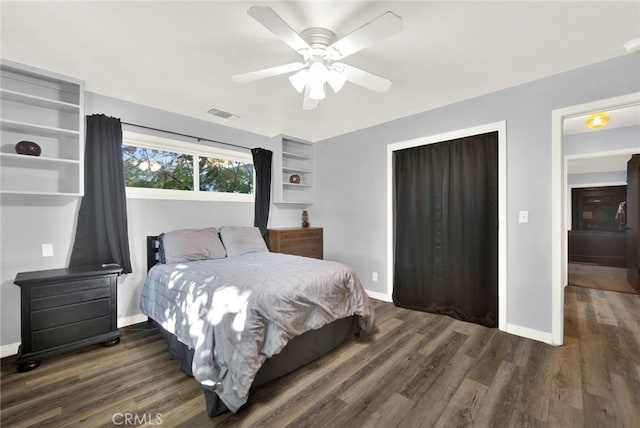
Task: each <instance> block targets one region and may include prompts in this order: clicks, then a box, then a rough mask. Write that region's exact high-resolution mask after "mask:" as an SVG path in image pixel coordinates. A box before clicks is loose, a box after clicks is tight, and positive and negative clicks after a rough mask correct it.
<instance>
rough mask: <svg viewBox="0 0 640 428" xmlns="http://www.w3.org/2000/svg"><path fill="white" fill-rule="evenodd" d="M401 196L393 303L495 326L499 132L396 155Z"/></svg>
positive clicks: (396, 180)
mask: <svg viewBox="0 0 640 428" xmlns="http://www.w3.org/2000/svg"><path fill="white" fill-rule="evenodd" d="M394 191H395V193H394V202H395V206H394V211H395V217H394V223H395V224H394V228H395V235H394V237H395V242H394V273H393V275H394V282H393V301H394V303H395V304H396V305H397V306H401V307H404V308H408V309H416V310H420V311H426V312H433V313H437V314H445V315H449V316H451V317H453V318H456V319H459V320H463V321H469V322H473V323H477V324H481V325H485V326H488V327H496V326H497V315H498V133H497V132H491V133H487V134H481V135H475V136H471V137H465V138H460V139H456V140H451V141H446V142H442V143H436V144H429V145H424V146H420V147H414V148H409V149H405V150H398V151H396V152H395V154H394Z"/></svg>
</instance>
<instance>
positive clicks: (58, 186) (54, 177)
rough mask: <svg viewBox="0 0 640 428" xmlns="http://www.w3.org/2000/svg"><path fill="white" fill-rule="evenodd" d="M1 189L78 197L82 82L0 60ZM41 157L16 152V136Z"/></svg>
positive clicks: (81, 178) (81, 188) (80, 187)
mask: <svg viewBox="0 0 640 428" xmlns="http://www.w3.org/2000/svg"><path fill="white" fill-rule="evenodd" d="M0 103H1V105H0V114H1V117H0V131H1V133H2V139H1V141H2V143H1V144H0V193H2V194H12V195H15V194H21V195H59V196H82V195H83V193H84V176H83V173H84V171H83V160H84V82H83V81H82V80H78V79H74V78H71V77H68V76H63V75H60V74H57V73H52V72H49V71H46V70H41V69H37V68H34V67H30V66H26V65H22V64H18V63H14V62H12V61H8V60H4V59H2V60H0ZM23 140H26V141H33V142H35V143H36V144H38V145H39V146H40V148H41V149H42V154H41V155H40V156H28V155H19V154H17V153H16V151H15V145H16V143H18V142H19V141H23Z"/></svg>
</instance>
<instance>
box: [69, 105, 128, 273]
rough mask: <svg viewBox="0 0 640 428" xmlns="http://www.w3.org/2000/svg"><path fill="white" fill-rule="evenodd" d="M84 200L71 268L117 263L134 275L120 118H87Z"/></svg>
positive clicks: (102, 116) (99, 116)
mask: <svg viewBox="0 0 640 428" xmlns="http://www.w3.org/2000/svg"><path fill="white" fill-rule="evenodd" d="M86 124H87V129H86V133H87V138H86V145H85V154H84V197H83V198H82V202H81V204H80V213H79V214H78V226H77V228H76V237H75V241H74V243H73V251H72V252H71V260H70V262H69V266H71V267H74V266H83V265H94V264H103V263H117V264H119V265H120V267H122V273H131V259H130V256H129V237H128V232H127V198H126V194H125V185H124V174H123V165H122V125H121V124H120V119H117V118H113V117H107V116H105V115H103V114H97V115H91V116H87V123H86Z"/></svg>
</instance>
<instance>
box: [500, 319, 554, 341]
mask: <svg viewBox="0 0 640 428" xmlns="http://www.w3.org/2000/svg"><path fill="white" fill-rule="evenodd" d="M506 332H507V333H510V334H515V335H516V336H521V337H526V338H527V339H533V340H537V341H538V342H544V343H548V344H549V345H553V335H552V334H551V333H550V332H547V331H540V330H535V329H533V328H528V327H522V326H520V325H515V324H510V323H507V330H506Z"/></svg>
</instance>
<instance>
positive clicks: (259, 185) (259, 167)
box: [251, 148, 273, 240]
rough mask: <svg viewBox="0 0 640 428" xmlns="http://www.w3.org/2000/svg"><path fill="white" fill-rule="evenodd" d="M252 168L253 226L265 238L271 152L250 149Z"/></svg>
mask: <svg viewBox="0 0 640 428" xmlns="http://www.w3.org/2000/svg"><path fill="white" fill-rule="evenodd" d="M251 154H252V155H253V167H254V168H255V170H256V202H255V207H254V216H253V225H254V226H256V227H258V228H260V233H262V237H263V238H265V240H266V236H267V222H268V221H269V206H270V204H271V158H272V157H273V152H271V151H270V150H267V149H263V148H255V149H251Z"/></svg>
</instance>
